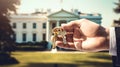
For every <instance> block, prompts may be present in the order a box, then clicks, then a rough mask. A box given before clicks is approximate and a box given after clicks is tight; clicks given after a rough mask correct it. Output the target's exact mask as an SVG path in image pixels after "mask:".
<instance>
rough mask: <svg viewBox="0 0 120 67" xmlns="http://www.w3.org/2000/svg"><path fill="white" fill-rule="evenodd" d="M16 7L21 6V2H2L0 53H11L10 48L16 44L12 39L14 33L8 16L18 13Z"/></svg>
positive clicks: (10, 0)
mask: <svg viewBox="0 0 120 67" xmlns="http://www.w3.org/2000/svg"><path fill="white" fill-rule="evenodd" d="M16 5H20V0H0V51H11V50H10V47H11V46H13V44H14V40H13V38H12V37H11V36H14V31H13V30H12V27H11V25H10V20H9V18H8V16H9V14H10V13H11V12H15V13H16ZM10 45H11V46H10Z"/></svg>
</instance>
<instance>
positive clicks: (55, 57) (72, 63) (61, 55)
mask: <svg viewBox="0 0 120 67" xmlns="http://www.w3.org/2000/svg"><path fill="white" fill-rule="evenodd" d="M12 56H13V57H15V58H16V59H17V60H18V61H19V62H20V63H19V64H16V65H9V66H7V65H5V67H32V66H30V65H34V66H33V67H42V66H41V65H44V67H48V66H49V67H55V66H54V64H58V66H59V67H88V66H89V67H95V66H96V65H98V66H97V67H106V66H107V67H112V63H111V57H110V56H109V54H108V53H106V52H98V53H79V52H57V53H50V52H13V53H12ZM35 65H36V66H35ZM62 65H63V66H62ZM65 65H66V66H65ZM0 67H1V66H0ZM2 67H4V66H2Z"/></svg>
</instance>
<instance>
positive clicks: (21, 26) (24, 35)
mask: <svg viewBox="0 0 120 67" xmlns="http://www.w3.org/2000/svg"><path fill="white" fill-rule="evenodd" d="M46 22H47V18H46V16H43V15H32V14H18V15H11V25H12V28H13V30H14V32H15V36H14V38H15V40H16V42H18V43H22V42H40V41H42V40H46V39H45V38H46V27H45V25H46Z"/></svg>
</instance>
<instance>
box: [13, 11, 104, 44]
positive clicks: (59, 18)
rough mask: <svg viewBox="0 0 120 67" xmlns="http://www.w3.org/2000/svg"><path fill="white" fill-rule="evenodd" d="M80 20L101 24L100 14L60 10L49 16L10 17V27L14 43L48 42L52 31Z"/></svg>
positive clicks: (21, 15)
mask: <svg viewBox="0 0 120 67" xmlns="http://www.w3.org/2000/svg"><path fill="white" fill-rule="evenodd" d="M82 18H86V19H89V20H91V21H94V22H96V23H98V24H101V19H102V17H101V15H100V14H97V13H96V14H86V13H80V14H78V13H74V12H69V11H66V10H63V9H61V10H60V11H58V12H54V13H51V14H18V15H11V26H12V27H13V30H14V32H15V36H14V38H15V39H16V42H18V43H22V42H40V41H43V40H46V41H50V37H51V36H52V29H53V28H54V27H57V26H61V24H62V23H69V22H70V21H72V20H79V19H82Z"/></svg>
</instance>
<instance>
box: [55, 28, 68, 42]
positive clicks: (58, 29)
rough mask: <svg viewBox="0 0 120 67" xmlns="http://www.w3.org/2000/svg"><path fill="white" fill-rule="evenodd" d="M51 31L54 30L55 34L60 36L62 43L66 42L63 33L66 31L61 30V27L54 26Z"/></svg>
mask: <svg viewBox="0 0 120 67" xmlns="http://www.w3.org/2000/svg"><path fill="white" fill-rule="evenodd" d="M53 32H56V34H57V36H58V35H60V36H62V39H63V43H64V44H67V41H66V36H65V35H66V31H65V30H63V29H62V28H61V27H55V28H54V29H53Z"/></svg>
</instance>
